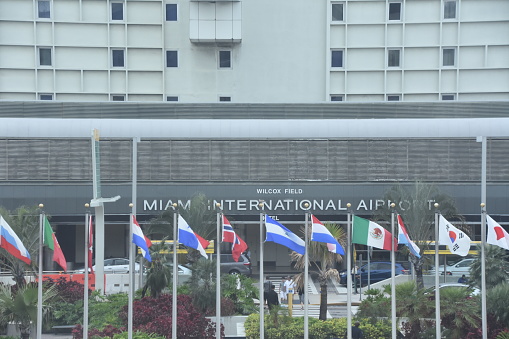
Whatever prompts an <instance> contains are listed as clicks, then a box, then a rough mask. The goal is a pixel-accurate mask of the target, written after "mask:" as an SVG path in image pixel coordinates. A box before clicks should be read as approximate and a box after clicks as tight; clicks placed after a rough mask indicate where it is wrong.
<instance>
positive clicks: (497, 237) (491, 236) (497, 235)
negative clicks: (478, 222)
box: [486, 215, 509, 250]
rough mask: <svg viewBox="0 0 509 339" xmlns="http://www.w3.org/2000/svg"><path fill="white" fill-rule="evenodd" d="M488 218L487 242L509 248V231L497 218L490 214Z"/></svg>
mask: <svg viewBox="0 0 509 339" xmlns="http://www.w3.org/2000/svg"><path fill="white" fill-rule="evenodd" d="M486 220H487V221H488V238H487V239H486V242H487V243H488V244H491V245H497V246H500V247H502V248H505V249H506V250H509V233H507V232H506V230H504V229H503V228H502V226H500V225H499V224H498V223H497V222H496V221H495V220H493V219H491V217H490V216H489V215H487V216H486Z"/></svg>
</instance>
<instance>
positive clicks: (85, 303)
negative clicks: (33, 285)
mask: <svg viewBox="0 0 509 339" xmlns="http://www.w3.org/2000/svg"><path fill="white" fill-rule="evenodd" d="M89 207H90V204H88V203H87V204H85V208H86V209H87V211H86V213H85V281H84V285H85V286H84V288H83V339H87V338H88V264H89V263H88V251H89V250H90V249H89V246H90V221H91V216H90V213H89V211H88V208H89Z"/></svg>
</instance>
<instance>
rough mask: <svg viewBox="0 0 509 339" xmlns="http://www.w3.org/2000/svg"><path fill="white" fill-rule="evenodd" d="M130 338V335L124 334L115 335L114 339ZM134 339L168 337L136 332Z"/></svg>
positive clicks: (164, 338) (163, 338)
mask: <svg viewBox="0 0 509 339" xmlns="http://www.w3.org/2000/svg"><path fill="white" fill-rule="evenodd" d="M128 337H129V333H127V332H122V333H119V334H115V335H114V336H113V339H127V338H128ZM133 339H166V337H163V336H158V335H156V334H149V333H143V332H134V333H133Z"/></svg>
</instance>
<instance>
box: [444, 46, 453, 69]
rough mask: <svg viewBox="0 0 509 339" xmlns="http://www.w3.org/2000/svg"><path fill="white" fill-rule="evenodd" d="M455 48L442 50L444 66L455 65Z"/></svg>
mask: <svg viewBox="0 0 509 339" xmlns="http://www.w3.org/2000/svg"><path fill="white" fill-rule="evenodd" d="M455 54H456V53H455V49H454V48H444V49H443V50H442V65H443V66H454V64H455V63H454V55H455Z"/></svg>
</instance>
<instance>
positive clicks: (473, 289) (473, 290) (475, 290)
mask: <svg viewBox="0 0 509 339" xmlns="http://www.w3.org/2000/svg"><path fill="white" fill-rule="evenodd" d="M438 288H440V291H443V290H444V289H453V288H456V289H457V288H464V289H468V290H469V291H470V294H469V295H470V296H471V297H473V296H476V295H480V294H481V290H480V289H478V288H477V287H471V286H469V285H466V284H461V283H443V284H440V285H439V287H438ZM429 293H431V294H433V295H434V294H435V287H432V288H430V292H429Z"/></svg>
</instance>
